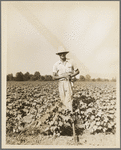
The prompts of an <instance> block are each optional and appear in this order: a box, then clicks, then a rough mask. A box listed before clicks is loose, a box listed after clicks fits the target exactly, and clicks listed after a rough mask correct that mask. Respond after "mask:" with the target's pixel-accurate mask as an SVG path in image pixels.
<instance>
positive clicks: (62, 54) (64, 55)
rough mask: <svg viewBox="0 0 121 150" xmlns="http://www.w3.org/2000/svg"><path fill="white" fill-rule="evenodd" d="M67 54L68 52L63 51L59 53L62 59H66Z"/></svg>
mask: <svg viewBox="0 0 121 150" xmlns="http://www.w3.org/2000/svg"><path fill="white" fill-rule="evenodd" d="M66 54H67V53H61V54H59V56H60V59H61V60H63V61H64V60H66Z"/></svg>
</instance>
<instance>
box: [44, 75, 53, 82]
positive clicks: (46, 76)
mask: <svg viewBox="0 0 121 150" xmlns="http://www.w3.org/2000/svg"><path fill="white" fill-rule="evenodd" d="M44 77H45V79H44V80H45V81H52V80H53V77H52V76H51V75H45V76H44Z"/></svg>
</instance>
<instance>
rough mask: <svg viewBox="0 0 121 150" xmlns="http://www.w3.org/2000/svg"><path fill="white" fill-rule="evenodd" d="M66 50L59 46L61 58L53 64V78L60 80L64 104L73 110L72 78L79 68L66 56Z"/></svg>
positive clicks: (60, 91)
mask: <svg viewBox="0 0 121 150" xmlns="http://www.w3.org/2000/svg"><path fill="white" fill-rule="evenodd" d="M67 53H69V51H66V50H65V49H64V48H63V47H59V49H58V52H57V53H56V54H57V55H59V57H60V60H59V61H58V62H56V63H55V64H54V66H53V79H54V80H59V93H60V98H61V100H62V102H63V104H64V106H65V107H66V108H67V109H69V110H70V111H72V98H73V89H72V84H71V79H72V78H73V77H75V76H76V75H77V74H79V70H78V68H77V67H76V66H75V64H73V62H72V61H71V60H70V59H67V58H66V54H67Z"/></svg>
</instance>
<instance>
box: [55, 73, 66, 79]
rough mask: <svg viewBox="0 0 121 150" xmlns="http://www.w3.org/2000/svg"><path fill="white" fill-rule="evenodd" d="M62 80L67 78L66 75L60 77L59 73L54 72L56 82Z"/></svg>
mask: <svg viewBox="0 0 121 150" xmlns="http://www.w3.org/2000/svg"><path fill="white" fill-rule="evenodd" d="M62 78H66V76H65V75H61V76H58V75H57V73H55V72H53V79H54V80H59V79H62Z"/></svg>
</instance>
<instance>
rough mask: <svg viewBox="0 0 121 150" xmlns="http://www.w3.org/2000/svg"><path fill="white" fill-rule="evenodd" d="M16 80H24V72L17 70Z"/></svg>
mask: <svg viewBox="0 0 121 150" xmlns="http://www.w3.org/2000/svg"><path fill="white" fill-rule="evenodd" d="M15 80H16V81H23V80H24V75H23V73H22V72H17V73H16V77H15Z"/></svg>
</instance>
